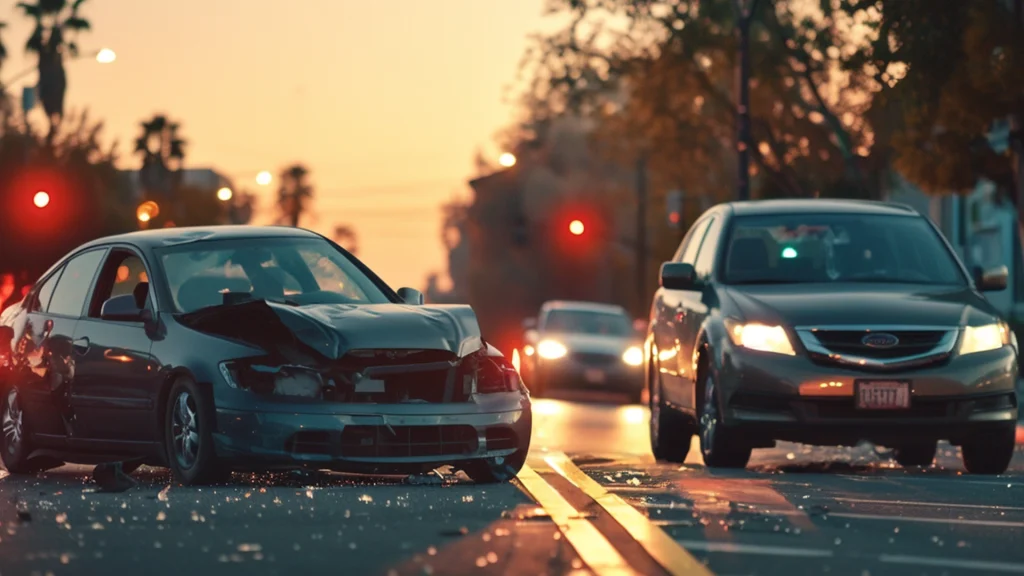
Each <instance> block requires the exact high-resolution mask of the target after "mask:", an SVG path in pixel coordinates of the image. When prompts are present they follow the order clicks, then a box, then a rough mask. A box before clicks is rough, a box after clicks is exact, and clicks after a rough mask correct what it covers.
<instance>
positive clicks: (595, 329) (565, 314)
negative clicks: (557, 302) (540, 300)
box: [544, 310, 633, 336]
mask: <svg viewBox="0 0 1024 576" xmlns="http://www.w3.org/2000/svg"><path fill="white" fill-rule="evenodd" d="M544 330H545V331H546V332H562V333H569V334H597V335H605V336H629V335H631V334H632V333H633V327H632V325H631V324H630V321H629V318H627V317H625V316H624V315H622V314H614V313H609V312H593V311H590V310H552V311H551V312H549V313H548V317H547V321H546V322H545V323H544Z"/></svg>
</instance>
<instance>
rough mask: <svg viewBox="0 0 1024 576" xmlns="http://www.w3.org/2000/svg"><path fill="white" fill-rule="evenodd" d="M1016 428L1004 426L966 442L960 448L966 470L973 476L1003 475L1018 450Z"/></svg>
mask: <svg viewBox="0 0 1024 576" xmlns="http://www.w3.org/2000/svg"><path fill="white" fill-rule="evenodd" d="M1016 434H1017V431H1016V427H1015V426H1013V425H1010V426H1002V427H1000V428H999V429H997V430H992V431H990V432H987V433H985V434H983V435H978V436H974V437H971V438H968V439H967V440H966V441H964V443H963V445H962V446H961V447H960V449H961V452H962V456H963V460H964V468H966V469H967V471H968V472H970V473H971V474H1002V473H1003V472H1006V469H1007V468H1009V467H1010V460H1013V452H1014V450H1015V449H1016V440H1017V439H1016Z"/></svg>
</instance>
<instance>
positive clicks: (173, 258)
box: [156, 238, 390, 312]
mask: <svg viewBox="0 0 1024 576" xmlns="http://www.w3.org/2000/svg"><path fill="white" fill-rule="evenodd" d="M156 253H157V254H158V255H159V258H160V262H161V264H162V266H163V269H164V273H165V275H166V277H167V284H168V288H169V289H170V294H171V298H172V299H173V300H174V305H175V307H176V309H177V311H178V312H193V311H195V310H199V309H200V308H206V307H209V306H219V305H222V304H225V303H229V302H231V301H243V300H246V299H250V298H252V299H265V300H272V301H279V302H285V303H290V304H380V303H386V302H389V301H390V300H389V299H388V297H387V295H385V293H384V291H383V290H382V289H381V288H380V287H378V286H377V285H376V284H375V283H374V282H373V281H371V280H370V278H368V277H367V276H366V275H365V274H364V273H363V272H362V271H361V270H360V269H359V267H357V266H356V265H355V263H353V262H352V260H350V259H349V258H348V257H346V256H345V255H344V254H343V253H342V252H339V251H338V250H337V249H336V248H335V247H334V246H332V245H331V244H330V243H328V242H327V241H325V240H322V239H319V238H260V239H244V240H224V241H214V242H198V243H193V244H185V245H181V246H170V247H164V248H158V249H156Z"/></svg>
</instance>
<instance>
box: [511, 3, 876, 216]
mask: <svg viewBox="0 0 1024 576" xmlns="http://www.w3.org/2000/svg"><path fill="white" fill-rule="evenodd" d="M549 10H551V11H552V12H554V13H559V14H562V15H568V16H569V17H570V23H569V24H568V25H567V26H566V27H565V28H564V29H562V30H559V31H557V32H555V33H554V34H551V35H548V36H542V37H539V38H537V40H536V43H535V45H534V47H533V48H532V50H531V51H529V52H528V53H527V56H526V59H525V66H526V72H527V73H528V74H529V75H530V76H531V77H532V82H531V89H530V90H529V91H528V92H527V94H526V96H525V104H526V107H527V108H528V109H530V110H531V114H530V117H529V118H528V126H529V130H528V133H532V134H542V133H543V131H544V128H545V127H546V126H549V125H550V123H551V121H552V119H553V118H555V117H557V116H558V115H560V114H564V113H566V112H567V111H572V112H575V113H579V114H582V115H584V116H586V117H590V118H596V119H598V121H599V123H598V125H599V128H598V130H597V134H598V136H599V142H600V144H601V146H602V147H603V149H604V150H605V152H606V154H607V155H608V156H609V157H611V158H617V159H627V160H628V161H629V162H630V163H632V162H634V161H635V158H637V157H638V156H640V155H641V154H642V155H644V156H646V157H647V158H648V165H649V166H650V168H651V170H652V184H653V185H654V189H655V190H664V189H666V188H669V187H672V188H675V187H680V188H682V189H683V190H685V191H687V192H689V193H690V194H694V195H707V196H710V197H711V198H716V199H726V198H729V197H730V196H731V194H732V191H733V190H734V189H735V178H736V177H735V166H736V156H735V148H734V147H735V138H736V136H735V134H736V101H735V99H734V97H733V93H734V90H735V69H736V62H737V50H736V35H735V32H736V26H737V12H736V6H735V3H734V0H664V1H655V0H643V1H640V2H635V1H632V0H550V2H549ZM752 21H753V24H752V28H751V36H750V38H751V41H750V44H751V54H752V79H751V97H750V101H751V107H752V109H751V124H752V136H753V138H752V139H753V141H752V143H751V144H752V145H751V148H750V153H751V159H752V162H753V166H752V172H753V174H754V175H755V176H758V178H757V180H756V181H759V186H760V195H761V196H813V195H844V196H849V195H853V196H865V197H872V196H875V195H877V189H876V186H874V185H872V183H871V180H870V178H869V175H867V174H865V170H864V167H865V164H866V162H865V159H864V158H865V157H866V156H869V155H870V152H871V144H872V131H871V130H872V129H871V126H870V125H869V124H868V123H867V122H866V121H865V120H864V119H863V118H862V113H863V112H864V110H865V109H866V108H867V105H868V104H869V103H870V96H871V94H872V92H873V91H875V90H877V89H878V87H877V86H875V85H874V84H873V83H872V82H871V81H870V80H871V78H869V77H867V76H866V75H865V74H864V73H863V72H861V71H858V70H855V69H852V68H847V67H844V66H842V64H843V62H844V61H845V60H846V59H848V58H849V57H850V55H851V53H852V52H854V51H855V50H854V49H853V46H856V44H857V39H856V37H855V34H854V32H855V28H856V24H858V22H856V21H855V20H854V17H853V16H851V15H850V14H849V13H848V12H846V11H842V10H838V4H837V3H836V2H832V1H824V2H821V3H820V5H819V3H814V4H811V3H807V2H796V1H793V0H774V1H769V0H762V1H761V2H757V3H754V12H753V14H752ZM655 200H658V198H655Z"/></svg>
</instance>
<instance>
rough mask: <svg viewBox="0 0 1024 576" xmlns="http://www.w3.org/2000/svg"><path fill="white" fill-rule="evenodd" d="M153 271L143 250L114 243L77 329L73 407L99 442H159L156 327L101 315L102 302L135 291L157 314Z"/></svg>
mask: <svg viewBox="0 0 1024 576" xmlns="http://www.w3.org/2000/svg"><path fill="white" fill-rule="evenodd" d="M148 280H149V273H148V270H147V268H146V265H145V261H144V259H143V257H142V255H141V254H139V253H138V252H137V251H135V250H134V249H132V248H128V247H114V248H112V249H111V251H110V254H109V255H108V256H107V258H106V261H105V262H104V264H103V266H102V267H101V268H100V274H99V275H98V276H97V278H96V281H95V282H94V286H93V289H92V290H91V293H90V297H89V301H88V307H87V309H86V315H85V316H84V317H83V318H82V320H81V321H79V323H78V326H77V328H76V329H75V345H76V361H75V367H76V370H75V382H74V387H73V389H72V398H71V402H72V406H74V409H75V413H76V414H77V418H78V422H79V426H80V429H81V431H82V433H83V434H85V435H87V437H88V438H90V439H94V440H114V441H118V442H123V443H125V445H123V446H121V448H123V449H126V450H131V449H132V448H131V446H130V445H129V444H128V443H131V442H136V443H140V446H139V448H140V449H141V448H144V446H142V444H144V443H148V442H152V441H153V440H155V434H156V427H155V426H153V425H152V410H153V406H154V403H155V398H156V395H157V391H158V388H159V370H157V369H156V366H154V365H153V363H152V362H151V356H150V350H151V348H152V345H153V340H152V337H151V335H152V329H151V327H147V325H146V324H145V323H144V322H142V321H121V320H108V319H104V318H101V314H100V313H101V310H102V307H103V303H104V302H106V301H107V300H108V299H109V298H112V297H115V296H125V295H132V296H133V297H135V300H136V304H137V305H138V306H139V308H140V309H148V310H149V311H150V313H151V314H152V317H155V315H156V314H155V312H156V311H155V307H154V306H153V298H152V296H151V295H150V293H149V283H148Z"/></svg>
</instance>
